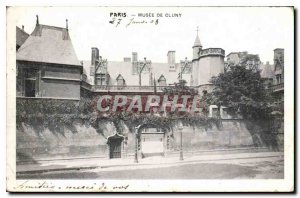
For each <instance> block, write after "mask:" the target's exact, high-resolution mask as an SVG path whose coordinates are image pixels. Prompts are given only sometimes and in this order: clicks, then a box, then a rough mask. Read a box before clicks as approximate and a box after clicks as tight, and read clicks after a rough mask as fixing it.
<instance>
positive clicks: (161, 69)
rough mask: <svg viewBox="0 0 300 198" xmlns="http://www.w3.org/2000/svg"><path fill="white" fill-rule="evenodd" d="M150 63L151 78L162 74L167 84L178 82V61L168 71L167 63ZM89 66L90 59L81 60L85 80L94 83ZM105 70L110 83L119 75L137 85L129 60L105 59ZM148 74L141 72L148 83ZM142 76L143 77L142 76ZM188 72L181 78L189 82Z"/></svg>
mask: <svg viewBox="0 0 300 198" xmlns="http://www.w3.org/2000/svg"><path fill="white" fill-rule="evenodd" d="M151 65H152V73H153V78H155V79H156V81H157V80H158V78H159V77H160V76H161V75H163V76H164V77H165V78H166V83H167V84H173V83H174V82H178V73H179V72H180V63H176V64H175V67H176V71H175V72H170V71H169V64H168V63H151ZM90 66H91V61H83V67H84V71H85V72H86V75H87V82H88V83H90V84H94V82H93V76H90ZM107 71H108V73H109V75H110V80H111V84H112V85H116V79H117V77H118V76H119V74H120V75H122V77H123V78H124V80H125V81H126V85H139V76H138V75H133V74H132V63H131V62H123V61H107ZM148 76H149V74H148V73H146V74H142V82H143V80H144V82H145V83H142V84H145V85H146V84H147V85H149V83H148V81H149V79H146V78H145V77H148ZM143 77H144V78H143ZM189 77H190V74H184V75H183V78H184V79H185V80H186V81H187V82H188V83H189V82H190V78H189Z"/></svg>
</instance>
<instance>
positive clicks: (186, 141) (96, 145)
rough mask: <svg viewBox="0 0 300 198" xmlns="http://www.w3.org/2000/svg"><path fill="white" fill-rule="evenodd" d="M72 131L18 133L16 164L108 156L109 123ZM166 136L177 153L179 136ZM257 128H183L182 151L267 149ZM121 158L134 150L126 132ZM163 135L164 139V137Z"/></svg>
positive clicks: (234, 123) (26, 129)
mask: <svg viewBox="0 0 300 198" xmlns="http://www.w3.org/2000/svg"><path fill="white" fill-rule="evenodd" d="M73 125H74V128H75V130H74V129H72V130H71V129H68V127H61V129H60V130H59V131H51V130H50V129H49V128H47V127H45V128H44V130H43V131H37V130H36V128H38V127H36V126H35V127H33V126H25V125H23V127H21V128H22V129H19V130H17V162H24V161H35V160H41V159H61V158H75V157H103V158H107V157H108V147H107V137H109V136H111V135H113V134H114V133H115V131H116V130H115V128H114V126H113V125H112V124H111V123H104V124H101V126H99V127H100V128H101V130H99V131H101V132H99V131H96V129H94V128H92V127H89V126H85V125H83V124H82V123H80V122H79V121H78V122H76V123H74V124H73ZM167 133H168V134H167V136H169V143H168V150H167V152H173V151H178V150H179V146H180V134H179V132H178V130H176V129H174V131H173V132H167ZM259 133H260V130H259V126H258V125H256V124H254V123H251V122H245V121H243V120H223V121H222V123H221V124H220V126H213V127H212V128H208V129H205V128H200V129H193V128H190V127H184V129H183V149H184V150H186V151H199V150H213V149H220V148H240V147H249V146H268V145H267V144H266V143H265V142H264V140H263V138H261V137H260V136H259ZM122 135H123V136H125V142H124V149H125V150H124V156H125V157H126V156H128V157H129V156H132V155H133V154H134V150H135V139H134V138H135V135H134V134H133V133H131V132H129V131H128V129H125V130H124V132H123V133H122ZM167 136H166V137H167Z"/></svg>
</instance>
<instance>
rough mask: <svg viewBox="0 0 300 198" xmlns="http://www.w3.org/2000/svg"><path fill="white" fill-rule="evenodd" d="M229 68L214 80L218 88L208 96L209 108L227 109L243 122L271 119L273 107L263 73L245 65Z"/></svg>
mask: <svg viewBox="0 0 300 198" xmlns="http://www.w3.org/2000/svg"><path fill="white" fill-rule="evenodd" d="M229 67H230V68H229V70H228V71H227V72H225V73H222V74H219V76H217V77H215V78H213V79H212V80H211V82H212V83H213V85H215V88H214V89H213V91H212V92H211V93H208V94H207V95H206V97H207V104H208V105H212V104H214V105H217V106H219V107H220V106H225V107H228V109H229V113H231V114H232V115H237V114H240V115H242V117H243V118H244V119H270V116H271V112H272V111H273V107H274V105H273V104H274V103H273V99H272V96H271V94H270V92H269V90H266V89H265V86H264V82H263V79H261V77H260V72H259V71H257V70H256V69H252V68H249V67H247V65H246V64H240V65H235V66H229Z"/></svg>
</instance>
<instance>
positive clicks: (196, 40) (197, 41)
mask: <svg viewBox="0 0 300 198" xmlns="http://www.w3.org/2000/svg"><path fill="white" fill-rule="evenodd" d="M193 47H202V44H201V42H200V38H199V36H198V34H197V36H196V39H195V43H194V46H193Z"/></svg>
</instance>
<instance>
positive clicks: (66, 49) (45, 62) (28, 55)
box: [16, 17, 83, 100]
mask: <svg viewBox="0 0 300 198" xmlns="http://www.w3.org/2000/svg"><path fill="white" fill-rule="evenodd" d="M68 31H69V30H68V25H67V24H66V28H60V27H53V26H47V25H42V24H39V20H38V17H37V21H36V26H35V29H34V31H33V32H32V33H31V34H30V35H29V37H28V38H27V39H26V40H25V42H24V43H23V44H22V45H21V46H20V47H19V49H18V51H17V55H16V60H17V63H16V64H17V96H18V97H38V98H60V99H75V100H79V99H80V82H81V74H82V71H83V67H82V65H81V64H80V63H79V61H78V59H77V56H76V54H75V51H74V49H73V45H72V42H71V38H70V35H69V32H68ZM17 36H18V35H17Z"/></svg>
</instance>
